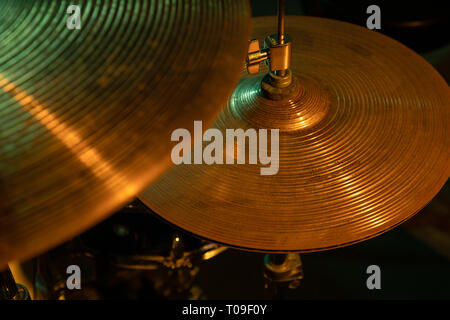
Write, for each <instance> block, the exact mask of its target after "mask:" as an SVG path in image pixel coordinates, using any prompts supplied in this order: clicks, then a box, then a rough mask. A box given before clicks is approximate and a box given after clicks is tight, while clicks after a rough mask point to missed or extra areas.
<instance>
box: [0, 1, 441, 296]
mask: <svg viewBox="0 0 450 320" xmlns="http://www.w3.org/2000/svg"><path fill="white" fill-rule="evenodd" d="M278 2H279V3H278V12H279V14H278V16H276V17H259V18H251V13H250V12H251V11H250V6H249V4H248V2H247V1H245V0H220V1H212V2H211V1H203V0H194V1H177V2H174V3H172V4H169V3H167V2H162V1H157V0H139V1H129V2H126V1H120V0H113V1H109V2H107V3H105V2H102V1H100V0H98V1H91V2H89V3H87V5H86V7H85V8H82V10H83V15H82V17H81V21H82V27H81V28H80V29H79V30H69V29H67V28H65V25H64V24H62V25H61V21H62V20H61V19H62V18H63V17H64V14H65V10H66V9H67V7H68V6H69V5H70V1H68V0H62V1H58V2H57V3H56V2H41V1H38V0H18V1H17V0H5V1H2V2H1V3H0V20H2V21H3V23H2V26H1V27H0V269H1V270H2V271H3V272H2V273H1V275H2V276H1V278H0V288H1V290H0V291H1V292H2V296H3V297H4V298H5V299H27V298H29V294H28V293H27V290H26V288H25V287H23V286H21V285H18V284H16V283H15V281H14V279H13V277H12V275H11V272H10V271H9V269H8V263H11V262H13V261H28V262H29V261H32V264H33V268H32V269H33V271H32V278H33V280H32V282H33V287H34V290H33V298H35V299H80V298H81V299H104V298H114V297H117V296H118V295H119V294H120V292H121V291H123V290H127V296H128V297H130V298H148V297H166V298H189V299H201V298H202V291H201V289H200V288H199V287H197V286H196V285H195V278H196V276H197V274H198V272H199V264H200V263H201V262H202V261H205V260H208V259H211V258H214V257H216V256H217V255H219V254H220V253H222V252H223V251H225V250H227V248H234V249H238V250H247V251H256V252H262V253H265V254H266V255H265V258H264V277H265V278H266V280H267V287H276V286H277V285H278V284H281V283H283V284H287V285H288V286H289V287H290V288H296V287H298V286H299V284H300V280H301V279H302V278H303V276H304V275H303V270H302V262H301V259H300V253H308V252H314V251H322V250H331V249H335V248H339V247H343V246H348V245H352V244H355V243H358V242H361V241H364V240H367V239H370V238H373V237H376V236H378V235H380V234H382V233H384V232H386V231H388V230H391V229H392V228H395V227H397V226H399V225H400V224H401V223H403V222H405V221H406V220H408V219H409V218H411V217H412V216H413V215H414V214H416V213H417V212H418V211H419V210H420V209H422V208H423V207H424V206H425V205H426V204H427V203H428V202H429V201H430V200H432V199H433V197H434V196H435V195H436V194H437V193H438V192H439V190H440V189H441V188H442V186H443V185H444V183H445V182H446V181H447V179H448V176H449V173H450V148H449V146H450V134H449V123H450V121H449V119H450V90H449V87H448V85H447V83H446V82H445V80H444V79H443V78H442V77H441V76H440V75H439V73H438V72H437V71H436V70H435V69H434V68H433V67H432V66H431V65H429V64H428V63H427V62H426V61H425V60H424V59H423V58H422V57H420V56H419V55H418V54H416V53H415V52H413V51H412V50H410V49H408V48H407V47H405V46H404V45H402V44H400V43H399V42H397V41H395V40H393V39H391V38H389V37H387V36H384V35H382V34H380V33H378V32H375V31H371V30H368V29H367V28H362V27H359V26H356V25H353V24H350V23H346V22H341V21H337V20H331V19H324V18H317V17H307V16H285V8H284V6H285V5H284V1H283V0H279V1H278ZM61 14H62V16H61ZM244 64H245V68H243V66H244ZM194 121H202V123H203V129H204V130H206V129H208V128H212V129H215V130H216V131H215V132H219V133H222V134H223V136H226V134H227V130H229V129H242V130H243V131H244V132H247V130H253V129H254V130H261V129H267V130H272V129H274V130H278V131H277V132H279V149H278V154H277V155H278V166H279V170H278V172H277V173H276V174H274V175H262V174H260V167H259V166H255V165H254V164H250V163H239V161H232V163H231V162H227V161H223V162H222V163H219V162H216V163H212V164H211V163H210V164H207V163H192V164H188V163H181V164H174V163H173V161H172V159H171V151H172V148H173V146H174V145H175V142H174V141H171V134H172V133H173V132H174V130H177V129H179V128H191V127H192V126H193V124H194ZM249 140H250V138H248V140H245V141H249ZM272 142H274V141H272ZM195 143H196V142H194V143H193V144H192V150H191V152H192V155H191V157H192V159H194V157H195V156H196V155H195V148H194V144H195ZM200 143H203V144H205V142H200ZM250 149H251V148H250V143H248V144H246V143H244V144H242V143H241V144H239V143H236V145H235V148H233V153H232V154H231V157H234V158H236V159H237V157H238V153H239V151H247V154H250V152H251V150H250ZM265 151H267V150H265ZM229 156H230V155H229V154H227V155H226V157H229ZM69 265H79V266H82V270H83V273H82V283H83V290H69V289H68V288H67V286H66V279H67V274H66V268H67V266H69ZM36 288H37V289H36ZM124 288H126V289H124Z"/></svg>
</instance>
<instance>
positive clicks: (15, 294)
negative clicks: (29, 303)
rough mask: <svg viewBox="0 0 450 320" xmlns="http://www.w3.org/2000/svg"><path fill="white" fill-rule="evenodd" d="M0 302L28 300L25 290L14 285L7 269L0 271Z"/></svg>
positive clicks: (23, 287) (16, 284) (19, 285)
mask: <svg viewBox="0 0 450 320" xmlns="http://www.w3.org/2000/svg"><path fill="white" fill-rule="evenodd" d="M0 300H30V294H29V293H28V290H27V288H26V287H25V286H23V285H21V284H19V283H16V281H15V280H14V277H13V275H12V273H11V270H10V269H9V267H7V268H6V269H4V270H3V271H0Z"/></svg>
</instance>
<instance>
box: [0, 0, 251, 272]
mask: <svg viewBox="0 0 450 320" xmlns="http://www.w3.org/2000/svg"><path fill="white" fill-rule="evenodd" d="M70 5H71V2H70V1H68V0H63V1H44V2H42V1H39V0H19V1H17V0H5V1H1V3H0V21H2V24H1V26H0V128H1V130H0V265H2V264H5V263H6V262H7V261H10V260H14V259H23V258H26V257H30V256H32V255H34V254H37V253H39V252H41V251H43V250H45V249H47V248H49V247H50V246H53V245H56V244H58V243H60V242H62V241H63V240H65V239H68V238H70V237H72V236H74V235H75V234H77V233H79V232H81V231H83V230H85V229H86V228H88V227H90V226H92V225H93V224H95V223H97V222H99V221H100V220H102V219H103V218H105V217H106V216H107V215H108V214H110V213H111V212H113V211H114V210H116V209H118V208H119V207H120V206H122V205H123V204H125V203H126V202H127V201H129V200H131V199H132V198H133V197H135V196H136V194H138V193H139V192H140V191H142V190H143V189H144V188H145V187H146V186H147V185H148V184H149V183H151V182H152V181H153V180H154V179H156V178H157V177H158V176H159V175H160V174H161V173H162V172H164V171H165V170H166V169H167V168H168V167H169V166H170V165H171V161H170V146H169V144H168V143H164V141H170V134H171V132H172V131H173V130H174V129H176V128H179V127H184V126H187V125H188V124H189V123H191V122H192V121H193V120H203V121H205V122H207V123H211V122H212V120H213V119H214V117H215V116H217V114H218V113H219V111H220V109H221V108H223V105H224V104H225V103H226V100H227V99H228V98H229V96H230V95H231V93H232V90H233V88H234V87H235V85H236V84H237V83H238V80H239V76H240V72H241V69H242V64H243V61H244V60H245V56H246V49H247V41H248V37H249V34H250V9H249V5H248V3H247V1H246V0H240V1H236V0H221V1H213V2H211V1H208V2H205V1H201V0H194V1H178V2H176V3H175V2H170V3H169V2H165V1H158V0H139V1H120V0H112V1H107V2H105V1H88V2H85V3H83V5H82V6H81V7H80V13H81V19H80V25H79V26H80V29H76V28H75V29H73V28H72V29H73V30H72V29H69V28H68V26H72V25H71V23H75V22H76V19H75V17H71V15H74V14H76V10H72V11H70V10H69V11H70V12H69V13H70V14H68V8H69V6H70ZM75 25H76V24H75ZM72 27H73V26H72ZM230 35H233V38H232V39H230Z"/></svg>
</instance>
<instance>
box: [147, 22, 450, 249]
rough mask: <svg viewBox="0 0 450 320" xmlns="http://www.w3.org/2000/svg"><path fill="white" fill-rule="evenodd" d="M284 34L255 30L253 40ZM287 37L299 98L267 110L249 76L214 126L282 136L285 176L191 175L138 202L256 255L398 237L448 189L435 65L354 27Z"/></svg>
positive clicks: (441, 88) (444, 98) (178, 176)
mask: <svg viewBox="0 0 450 320" xmlns="http://www.w3.org/2000/svg"><path fill="white" fill-rule="evenodd" d="M276 25H277V21H276V17H263V18H256V19H253V26H254V35H253V36H254V37H255V38H257V39H262V38H264V36H266V35H267V34H270V33H271V31H272V30H273V29H274V28H275V27H276ZM286 32H287V33H288V34H289V35H290V37H291V39H292V50H293V53H292V58H291V71H292V73H293V74H294V76H296V78H297V80H298V83H299V87H298V88H299V89H298V94H296V95H295V96H294V97H292V98H290V99H288V100H282V101H271V100H267V99H265V98H263V97H262V93H261V86H260V83H261V79H262V77H263V75H258V76H244V77H243V78H242V80H241V82H240V83H239V85H238V86H237V88H236V89H235V91H234V93H233V96H232V97H231V99H230V100H229V102H228V104H227V106H226V107H225V108H224V110H223V111H222V112H221V113H220V115H219V116H218V118H217V119H216V121H215V123H214V125H213V127H214V128H218V129H219V130H220V131H221V132H224V131H225V129H226V128H231V129H233V128H242V129H248V128H256V129H258V128H273V129H279V130H280V131H279V161H280V162H279V171H278V173H277V174H275V175H261V174H260V166H259V165H254V164H253V165H252V164H211V165H208V164H195V165H188V164H180V165H178V166H175V167H173V168H172V169H171V170H169V171H168V172H166V173H165V174H164V175H163V176H162V177H160V178H159V179H158V181H157V182H156V183H154V184H152V185H151V186H150V187H149V188H148V189H146V190H145V191H144V192H143V193H141V194H140V195H139V199H140V200H142V202H144V203H145V204H146V205H147V206H148V207H150V208H151V209H152V210H154V211H155V212H156V213H157V214H158V215H160V216H161V217H162V218H163V219H165V220H167V221H168V222H170V223H172V224H175V225H176V226H179V227H181V228H183V229H185V230H187V231H189V232H191V233H193V234H196V235H198V236H200V237H203V238H206V239H209V240H211V241H214V242H219V243H223V244H226V245H228V246H231V247H236V248H240V249H245V250H255V251H262V252H308V251H318V250H327V249H333V248H337V247H341V246H345V245H350V244H353V243H356V242H359V241H362V240H365V239H369V238H371V237H374V236H377V235H379V234H381V233H383V232H385V231H387V230H389V229H392V228H394V227H395V226H397V225H399V224H400V223H402V222H403V221H405V220H407V219H408V218H410V217H411V216H412V215H414V214H415V213H416V212H418V211H419V210H420V209H421V208H422V207H424V206H425V205H426V203H428V202H429V201H430V200H431V199H432V198H433V196H435V195H436V193H437V192H438V191H439V189H440V188H441V187H442V186H443V184H444V183H445V181H446V180H447V178H448V176H449V172H450V158H449V156H450V155H449V151H450V148H449V146H450V134H449V123H450V121H449V118H450V92H449V87H448V85H447V84H446V83H445V81H444V80H443V78H442V77H441V76H440V75H439V74H438V72H437V71H435V70H434V69H433V67H432V66H430V65H429V64H428V63H427V62H426V61H425V60H424V59H423V58H421V57H420V56H419V55H417V54H416V53H414V52H413V51H412V50H410V49H408V48H407V47H405V46H403V45H402V44H400V43H399V42H397V41H395V40H393V39H391V38H388V37H386V36H384V35H382V34H379V33H377V32H374V31H370V30H368V29H365V28H362V27H359V26H355V25H352V24H349V23H345V22H339V21H334V20H328V19H322V18H314V17H303V16H302V17H296V16H288V17H286ZM272 33H273V32H272ZM224 136H225V135H224ZM247 147H248V146H247ZM227 156H228V155H227ZM234 163H236V161H235V162H234Z"/></svg>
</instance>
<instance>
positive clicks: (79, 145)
mask: <svg viewBox="0 0 450 320" xmlns="http://www.w3.org/2000/svg"><path fill="white" fill-rule="evenodd" d="M0 87H1V88H2V90H3V91H4V92H7V93H9V94H10V95H11V96H12V97H13V98H14V100H16V101H17V102H18V103H19V104H20V105H21V106H22V107H24V108H25V109H26V110H27V111H28V112H29V113H30V114H31V115H33V116H34V118H35V119H36V120H38V121H39V122H40V123H41V124H42V125H43V126H45V127H46V128H47V129H48V130H49V131H50V132H52V134H53V135H54V136H55V137H57V138H58V139H59V140H60V141H61V142H62V143H63V144H64V145H65V146H66V147H67V148H68V149H70V151H72V152H73V154H75V155H76V156H77V158H78V159H79V160H80V161H81V162H82V163H83V164H84V165H85V166H86V167H88V168H89V169H90V170H91V171H92V173H93V174H94V175H96V176H98V177H100V178H102V179H104V177H105V176H106V177H115V178H117V179H119V181H120V182H122V183H121V184H122V185H123V187H122V188H121V189H122V191H121V192H120V194H118V195H117V196H120V197H123V198H124V199H125V198H126V199H127V198H129V197H132V196H134V195H135V194H136V193H137V192H138V190H136V187H135V186H134V185H132V184H131V183H130V182H129V181H128V180H127V179H125V177H123V175H121V174H120V173H119V172H117V171H116V170H115V169H114V168H113V167H112V166H111V164H110V163H108V161H106V160H105V159H104V158H103V157H102V155H101V154H100V153H99V152H98V151H97V150H96V149H95V148H94V147H92V146H90V145H89V144H88V143H87V142H86V140H85V139H83V137H81V136H80V135H79V134H78V132H77V131H76V130H74V129H73V128H71V127H70V126H68V125H66V124H65V123H64V122H62V121H61V120H59V119H58V117H57V115H55V114H54V113H52V112H51V111H50V110H48V109H47V108H45V106H44V105H42V104H41V103H40V102H39V101H37V100H36V99H35V98H34V97H33V96H32V95H28V94H27V93H26V92H25V91H22V90H21V89H20V88H19V87H18V86H16V85H15V84H14V83H13V82H11V81H9V80H8V79H7V78H5V77H4V76H3V75H2V74H0Z"/></svg>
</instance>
